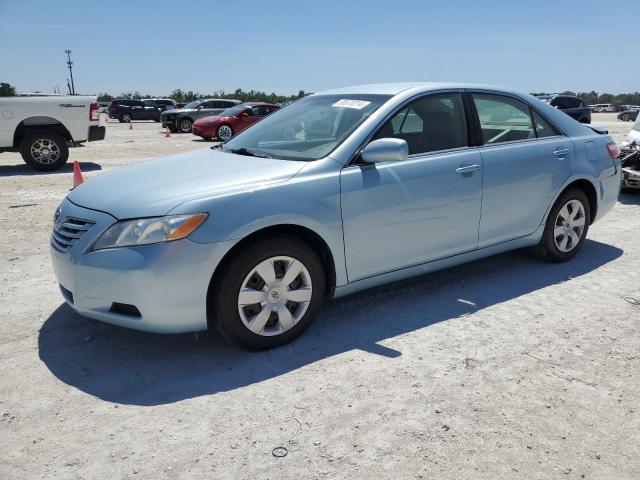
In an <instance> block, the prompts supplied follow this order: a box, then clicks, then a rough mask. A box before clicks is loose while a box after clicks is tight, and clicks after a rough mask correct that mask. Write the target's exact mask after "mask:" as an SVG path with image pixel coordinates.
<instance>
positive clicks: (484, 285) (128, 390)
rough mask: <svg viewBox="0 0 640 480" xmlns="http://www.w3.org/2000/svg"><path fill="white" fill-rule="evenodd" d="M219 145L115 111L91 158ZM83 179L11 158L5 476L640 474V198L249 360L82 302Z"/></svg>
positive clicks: (94, 171)
mask: <svg viewBox="0 0 640 480" xmlns="http://www.w3.org/2000/svg"><path fill="white" fill-rule="evenodd" d="M594 123H598V124H600V125H602V126H605V127H607V128H609V129H610V131H611V133H612V134H613V135H614V137H616V139H617V140H620V139H621V138H622V135H623V134H625V133H626V132H627V131H628V130H629V128H630V124H629V123H622V122H618V121H616V120H615V116H614V115H613V114H597V115H594ZM207 146H208V144H206V143H204V142H201V141H197V140H195V137H193V136H191V135H186V136H185V135H178V134H174V135H172V137H171V138H165V137H164V136H163V133H162V131H161V129H160V128H159V126H158V124H155V123H142V122H140V123H135V124H134V126H133V129H132V130H129V129H128V127H127V126H126V125H122V124H119V123H111V122H110V123H109V124H108V130H107V139H106V140H105V141H103V142H97V143H95V144H88V145H87V146H86V147H83V148H78V149H74V150H72V151H71V159H72V160H79V161H80V162H82V167H83V170H84V171H85V172H86V173H85V175H86V176H87V177H91V176H93V175H99V174H100V173H101V171H104V170H108V169H110V168H114V167H117V166H120V165H125V164H129V163H134V162H138V161H140V160H142V159H146V158H152V157H154V156H161V155H166V154H170V153H173V152H181V151H185V150H191V149H196V148H206V147H207ZM70 172H71V168H67V169H66V170H65V171H63V172H61V173H54V174H46V175H42V174H35V173H34V172H33V171H31V170H30V169H28V168H27V167H26V166H24V165H23V163H22V161H21V159H20V158H19V156H18V155H17V154H1V155H0V212H2V215H1V218H2V220H3V224H4V229H3V233H2V235H1V236H0V320H1V321H0V378H1V379H2V380H1V382H0V413H1V415H2V417H1V422H0V478H2V479H34V478H42V479H51V478H64V479H107V478H108V479H116V478H118V479H119V478H136V479H138V478H143V479H153V480H156V479H163V478H167V479H168V478H203V479H205V478H206V479H218V478H225V479H226V478H233V479H241V478H242V479H245V478H246V479H268V478H270V479H284V478H295V479H299V478H332V479H333V478H344V479H347V478H348V479H354V478H363V479H371V478H390V479H391V478H393V479H398V478H434V479H436V478H437V479H459V478H470V479H485V478H486V479H496V478H499V479H504V478H531V479H545V480H546V479H550V478H591V479H616V480H622V479H638V478H640V460H639V455H638V454H639V452H640V433H639V432H640V405H639V404H638V398H640V347H639V345H640V302H639V301H640V243H639V242H638V238H640V237H639V235H640V233H639V232H640V194H625V195H622V196H621V198H620V202H619V204H618V205H617V207H616V208H615V209H614V210H613V211H612V212H611V213H610V214H609V215H608V216H607V217H605V219H603V220H602V221H601V222H599V223H597V224H596V225H594V226H593V228H592V229H591V230H590V232H589V238H590V240H588V241H587V243H586V244H585V246H584V250H583V251H582V252H581V253H580V255H579V256H578V257H577V258H576V259H574V260H573V261H571V262H569V263H565V264H561V265H549V264H545V263H542V262H540V261H538V260H537V259H535V258H532V257H530V256H528V255H527V254H526V253H525V252H513V253H509V254H505V255H500V256H497V257H493V258H490V259H486V260H482V261H479V262H475V263H472V264H469V265H465V266H462V267H458V268H455V269H452V270H447V271H444V272H439V273H436V274H433V275H429V276H427V277H424V278H422V279H419V280H416V281H413V282H410V283H407V284H403V285H400V286H394V287H387V288H382V289H378V290H376V291H371V292H366V293H364V294H359V295H357V296H353V297H350V298H346V299H342V300H340V301H337V302H335V303H333V304H331V305H329V306H328V308H326V310H325V311H324V313H323V314H322V315H321V316H320V317H319V318H318V319H317V322H316V323H315V324H314V326H312V328H311V329H310V330H309V331H308V332H307V333H306V335H305V336H304V337H303V338H302V339H300V340H299V341H297V342H295V343H293V344H292V345H289V346H287V347H284V348H281V349H278V350H275V351H271V352H264V353H246V352H243V351H240V350H238V349H235V348H233V347H231V346H228V345H226V344H225V343H223V342H222V341H220V340H219V339H217V338H207V337H204V336H202V335H200V336H197V335H178V336H157V335H150V334H143V333H138V332H133V331H129V330H124V329H120V328H117V327H112V326H109V325H106V324H102V323H99V322H95V321H92V320H87V319H83V318H81V317H79V316H78V315H76V314H74V313H73V311H72V310H71V309H70V308H68V307H67V306H65V305H64V304H63V302H62V297H61V296H60V294H59V292H58V289H57V285H56V281H55V278H54V276H53V273H52V270H51V267H50V262H49V253H48V243H49V240H48V237H49V233H50V228H51V217H52V215H53V212H54V209H55V207H56V205H57V204H58V203H59V202H60V201H61V199H62V198H63V197H64V195H65V194H66V193H67V192H68V190H69V188H70V186H71V182H72V175H71V173H70ZM278 447H284V448H286V449H287V450H286V452H287V455H286V456H284V457H281V458H278V457H276V456H274V454H273V452H274V451H275V453H284V452H285V451H284V450H274V449H276V448H278Z"/></svg>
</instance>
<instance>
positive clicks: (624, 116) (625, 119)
mask: <svg viewBox="0 0 640 480" xmlns="http://www.w3.org/2000/svg"><path fill="white" fill-rule="evenodd" d="M620 120H622V121H623V122H630V121H631V115H629V114H628V113H623V114H622V115H621V116H620Z"/></svg>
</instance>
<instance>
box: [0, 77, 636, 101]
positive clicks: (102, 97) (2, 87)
mask: <svg viewBox="0 0 640 480" xmlns="http://www.w3.org/2000/svg"><path fill="white" fill-rule="evenodd" d="M16 94H17V93H16V87H14V86H13V85H11V84H9V83H5V82H1V83H0V97H13V96H15V95H16ZM304 95H305V92H304V90H300V91H299V92H298V94H297V95H277V94H275V93H273V92H272V93H266V92H262V91H258V90H249V91H245V90H242V89H241V88H238V89H236V90H235V91H233V92H224V91H219V90H218V91H215V92H213V93H211V94H207V95H204V94H201V93H198V92H194V91H192V90H187V91H184V90H181V89H179V88H177V89H175V90H173V91H172V92H171V94H170V95H169V98H172V99H173V100H175V101H176V102H179V103H184V102H189V101H191V100H196V99H198V98H230V99H236V100H240V101H241V102H271V103H281V102H287V101H290V100H296V99H298V98H301V97H304ZM533 95H549V94H548V93H542V92H540V93H534V94H533ZM561 95H574V96H576V97H580V98H582V99H583V100H584V101H585V102H587V104H589V105H593V104H596V103H612V104H614V105H640V92H633V93H619V94H615V95H614V94H612V93H598V92H596V91H595V90H592V91H590V92H572V91H570V90H567V91H566V92H562V93H561ZM114 98H153V97H152V95H147V94H145V95H143V94H141V93H140V92H138V91H137V90H136V91H134V92H122V93H121V94H120V96H118V97H113V96H112V95H110V94H108V93H100V94H98V101H99V102H110V101H111V100H113V99H114Z"/></svg>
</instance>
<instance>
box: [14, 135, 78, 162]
mask: <svg viewBox="0 0 640 480" xmlns="http://www.w3.org/2000/svg"><path fill="white" fill-rule="evenodd" d="M20 154H21V155H22V158H23V159H24V161H25V162H26V164H27V165H29V166H30V167H33V168H35V169H36V170H40V171H41V172H51V171H53V170H58V169H59V168H61V167H62V166H63V165H64V164H65V163H67V159H68V158H69V147H67V142H66V140H65V139H64V138H63V137H62V135H60V134H59V133H57V132H54V131H51V130H38V131H36V132H33V133H29V134H28V135H27V136H26V137H24V138H23V139H22V142H20Z"/></svg>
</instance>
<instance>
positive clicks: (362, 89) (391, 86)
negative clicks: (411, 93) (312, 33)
mask: <svg viewBox="0 0 640 480" xmlns="http://www.w3.org/2000/svg"><path fill="white" fill-rule="evenodd" d="M450 88H452V89H462V88H468V89H476V90H494V91H500V92H506V93H515V94H519V92H516V91H515V90H512V89H510V88H507V87H501V86H498V85H485V84H476V83H454V82H402V83H372V84H368V85H354V86H352V87H344V88H336V89H333V90H326V91H324V92H318V93H315V94H314V95H349V94H352V95H353V94H364V95H376V94H377V95H398V94H399V93H402V92H405V91H407V90H415V91H424V92H427V91H430V90H443V89H450Z"/></svg>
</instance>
